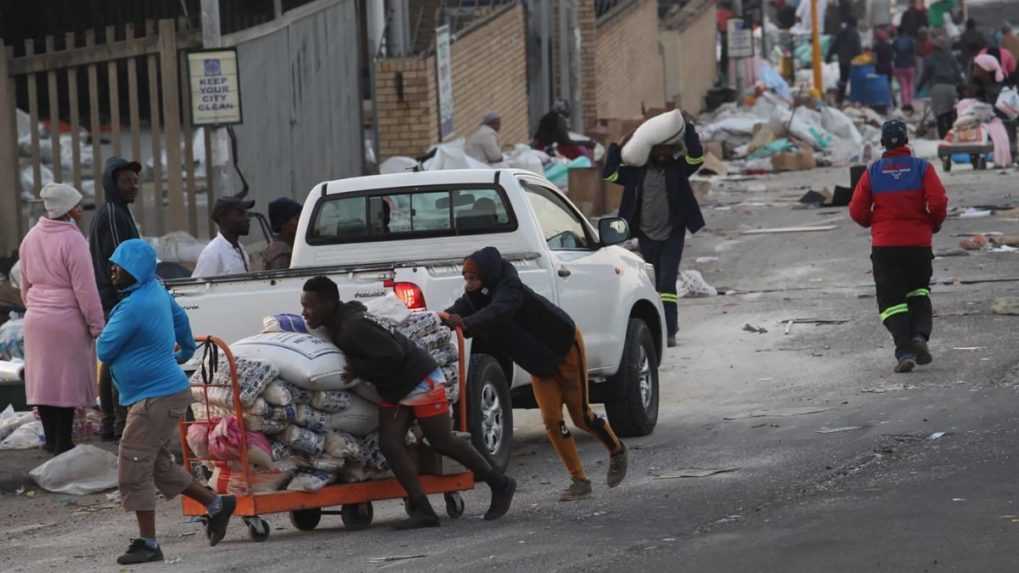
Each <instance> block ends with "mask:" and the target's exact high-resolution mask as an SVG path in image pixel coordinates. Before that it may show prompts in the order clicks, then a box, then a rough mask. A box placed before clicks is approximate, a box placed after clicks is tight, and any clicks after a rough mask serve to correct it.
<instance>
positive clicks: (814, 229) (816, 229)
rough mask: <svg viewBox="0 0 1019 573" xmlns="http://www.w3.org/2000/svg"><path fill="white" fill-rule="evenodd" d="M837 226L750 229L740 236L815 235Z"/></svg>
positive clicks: (832, 229)
mask: <svg viewBox="0 0 1019 573" xmlns="http://www.w3.org/2000/svg"><path fill="white" fill-rule="evenodd" d="M838 228H839V226H838V225H810V226H806V227H776V228H773V229H750V230H747V231H742V232H740V234H741V235H777V234H782V233H816V232H820V231H834V230H835V229H838Z"/></svg>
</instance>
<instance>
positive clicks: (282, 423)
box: [244, 414, 288, 436]
mask: <svg viewBox="0 0 1019 573" xmlns="http://www.w3.org/2000/svg"><path fill="white" fill-rule="evenodd" d="M287 425H288V423H287V421H286V420H270V419H269V418H263V417H262V416H255V415H252V414H244V427H245V429H247V430H248V431H249V432H262V433H263V434H265V435H267V436H273V435H276V434H281V433H283V432H284V431H285V430H286V429H287Z"/></svg>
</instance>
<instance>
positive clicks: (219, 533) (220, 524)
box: [205, 495, 237, 547]
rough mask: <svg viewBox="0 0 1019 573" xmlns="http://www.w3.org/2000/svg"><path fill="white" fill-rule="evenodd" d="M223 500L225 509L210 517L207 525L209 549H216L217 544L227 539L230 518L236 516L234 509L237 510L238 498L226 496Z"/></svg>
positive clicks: (206, 534) (206, 533)
mask: <svg viewBox="0 0 1019 573" xmlns="http://www.w3.org/2000/svg"><path fill="white" fill-rule="evenodd" d="M221 499H222V500H223V507H221V508H220V509H219V511H218V512H216V514H215V515H210V516H209V517H208V522H207V523H206V524H205V537H207V538H208V539H209V547H215V546H216V544H217V543H219V542H220V541H222V540H223V538H224V537H226V526H227V525H229V524H230V516H231V515H233V514H234V509H236V508H237V498H236V497H234V496H232V495H224V496H222V497H221Z"/></svg>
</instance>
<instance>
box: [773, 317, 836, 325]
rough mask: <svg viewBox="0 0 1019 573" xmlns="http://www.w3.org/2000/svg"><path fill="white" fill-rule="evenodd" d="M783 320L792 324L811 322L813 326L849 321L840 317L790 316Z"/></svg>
mask: <svg viewBox="0 0 1019 573" xmlns="http://www.w3.org/2000/svg"><path fill="white" fill-rule="evenodd" d="M783 322H791V323H793V324H813V325H814V326H827V325H836V324H845V323H847V322H849V320H846V319H841V318H836V319H829V318H790V319H787V320H784V321H783Z"/></svg>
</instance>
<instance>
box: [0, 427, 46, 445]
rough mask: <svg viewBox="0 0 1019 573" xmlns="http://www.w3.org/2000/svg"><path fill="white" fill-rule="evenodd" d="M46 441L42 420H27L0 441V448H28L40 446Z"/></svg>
mask: <svg viewBox="0 0 1019 573" xmlns="http://www.w3.org/2000/svg"><path fill="white" fill-rule="evenodd" d="M45 443H46V433H45V432H43V429H42V422H40V421H38V420H37V421H34V422H28V423H27V424H22V425H21V426H18V428H17V429H16V430H14V431H13V432H11V435H9V436H7V437H6V438H5V439H4V441H2V442H0V450H30V449H32V448H41V447H42V446H43V444H45Z"/></svg>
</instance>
